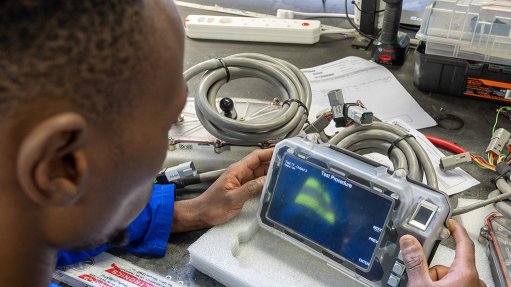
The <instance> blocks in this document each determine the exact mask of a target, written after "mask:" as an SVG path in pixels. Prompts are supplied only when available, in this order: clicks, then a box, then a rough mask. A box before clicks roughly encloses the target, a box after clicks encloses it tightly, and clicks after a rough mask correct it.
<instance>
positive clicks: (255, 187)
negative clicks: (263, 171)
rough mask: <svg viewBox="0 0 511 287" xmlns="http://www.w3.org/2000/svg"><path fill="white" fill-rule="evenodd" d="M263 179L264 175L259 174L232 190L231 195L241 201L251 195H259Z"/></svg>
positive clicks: (264, 178)
mask: <svg viewBox="0 0 511 287" xmlns="http://www.w3.org/2000/svg"><path fill="white" fill-rule="evenodd" d="M265 180H266V176H261V177H259V178H256V179H253V180H250V181H247V182H246V183H245V184H244V185H242V186H241V187H240V188H238V189H235V190H234V191H233V196H234V197H235V198H236V199H237V200H241V201H242V202H245V201H247V200H248V199H250V198H252V197H256V196H259V195H260V194H261V191H262V190H263V186H264V182H265Z"/></svg>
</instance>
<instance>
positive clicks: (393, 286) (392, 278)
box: [387, 274, 401, 287]
mask: <svg viewBox="0 0 511 287" xmlns="http://www.w3.org/2000/svg"><path fill="white" fill-rule="evenodd" d="M400 280H401V279H399V277H397V276H395V275H394V274H390V276H389V280H387V284H388V285H389V286H391V287H397V286H398V285H399V281H400Z"/></svg>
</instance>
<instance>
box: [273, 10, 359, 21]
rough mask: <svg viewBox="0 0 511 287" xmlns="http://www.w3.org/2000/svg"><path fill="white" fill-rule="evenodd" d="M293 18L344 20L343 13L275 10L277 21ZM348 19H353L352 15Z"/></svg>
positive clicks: (344, 15)
mask: <svg viewBox="0 0 511 287" xmlns="http://www.w3.org/2000/svg"><path fill="white" fill-rule="evenodd" d="M295 16H302V17H310V18H346V14H344V13H307V12H298V11H292V10H286V9H278V10H277V18H279V19H294V17H295ZM349 17H350V19H353V18H354V16H353V15H349Z"/></svg>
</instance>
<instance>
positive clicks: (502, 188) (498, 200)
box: [452, 178, 511, 218]
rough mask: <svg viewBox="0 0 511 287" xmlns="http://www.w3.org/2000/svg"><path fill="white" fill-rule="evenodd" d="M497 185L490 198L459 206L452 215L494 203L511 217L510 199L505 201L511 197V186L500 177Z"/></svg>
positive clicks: (503, 213)
mask: <svg viewBox="0 0 511 287" xmlns="http://www.w3.org/2000/svg"><path fill="white" fill-rule="evenodd" d="M495 185H496V186H497V189H495V190H494V191H492V192H490V194H488V199H486V200H482V201H479V202H476V203H474V204H471V205H468V206H464V207H460V208H457V209H456V210H454V211H453V212H452V216H456V215H460V214H464V213H467V212H470V211H473V210H476V209H478V208H481V207H484V206H486V205H489V204H492V203H493V204H494V207H495V209H497V210H498V211H499V212H500V213H502V215H504V216H505V217H507V218H511V205H510V204H509V201H508V202H506V201H504V200H509V198H511V186H510V185H509V182H508V181H507V180H506V179H504V178H499V179H498V180H497V182H496V183H495Z"/></svg>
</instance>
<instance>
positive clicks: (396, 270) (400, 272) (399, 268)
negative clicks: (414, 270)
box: [392, 262, 405, 276]
mask: <svg viewBox="0 0 511 287" xmlns="http://www.w3.org/2000/svg"><path fill="white" fill-rule="evenodd" d="M392 272H394V273H396V274H397V275H399V276H401V275H403V273H404V272H405V266H404V265H403V264H401V263H399V262H396V263H394V267H392Z"/></svg>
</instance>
